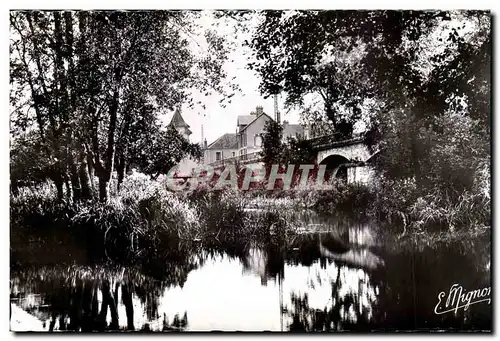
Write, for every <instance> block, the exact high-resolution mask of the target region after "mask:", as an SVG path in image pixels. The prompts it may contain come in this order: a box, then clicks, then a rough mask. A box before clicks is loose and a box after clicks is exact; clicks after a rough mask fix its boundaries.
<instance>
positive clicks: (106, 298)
mask: <svg viewBox="0 0 500 341" xmlns="http://www.w3.org/2000/svg"><path fill="white" fill-rule="evenodd" d="M108 306H109V311H110V312H111V324H110V328H111V329H118V311H117V309H116V305H115V300H114V298H113V296H112V295H111V288H110V285H109V281H107V280H105V281H104V283H103V284H102V308H101V313H100V315H99V320H100V321H101V322H104V323H105V322H106V316H107V314H108Z"/></svg>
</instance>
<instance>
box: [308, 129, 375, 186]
mask: <svg viewBox="0 0 500 341" xmlns="http://www.w3.org/2000/svg"><path fill="white" fill-rule="evenodd" d="M311 142H312V144H313V146H314V149H315V150H316V151H317V156H316V163H317V164H320V165H326V169H327V173H328V174H329V175H330V177H332V176H333V177H336V178H343V179H345V180H347V182H368V181H369V179H370V176H371V175H372V172H373V171H372V168H371V166H370V164H369V163H370V161H371V160H372V157H373V156H374V155H375V154H377V152H375V153H372V152H371V151H370V148H368V146H367V145H366V144H365V138H364V136H360V137H355V138H352V139H347V140H346V139H344V140H342V139H338V138H337V139H335V136H334V135H325V136H320V137H316V138H313V139H311Z"/></svg>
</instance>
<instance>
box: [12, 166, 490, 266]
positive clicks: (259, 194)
mask: <svg viewBox="0 0 500 341" xmlns="http://www.w3.org/2000/svg"><path fill="white" fill-rule="evenodd" d="M380 186H381V184H380V183H378V182H374V183H372V184H371V185H364V184H347V183H345V182H341V181H338V182H333V184H329V185H323V186H322V188H318V187H313V188H311V189H304V188H300V189H290V190H285V191H283V190H275V191H268V190H266V189H258V188H254V189H250V190H248V191H239V190H233V189H230V188H226V189H213V188H210V186H209V185H206V184H205V185H201V186H199V187H198V189H196V190H194V191H177V192H173V191H170V190H168V188H167V186H166V185H165V181H164V179H156V180H152V179H151V178H150V177H148V176H146V175H143V174H140V173H133V174H132V175H129V176H127V177H126V178H125V179H124V181H123V183H122V185H121V188H120V192H119V193H118V192H117V193H113V191H112V195H111V200H109V201H108V202H106V203H102V202H100V201H98V200H85V201H78V202H65V201H60V200H58V198H57V192H56V190H55V188H54V187H53V186H52V185H51V184H50V183H44V184H41V185H39V186H37V187H36V188H34V187H31V188H28V187H26V188H22V189H20V191H19V193H18V194H17V195H14V196H12V197H11V207H10V216H11V261H12V265H13V266H14V267H15V266H16V264H18V265H21V264H24V263H25V262H28V263H29V262H32V261H35V262H37V261H41V262H42V263H51V262H54V263H57V262H59V261H60V260H61V259H66V258H67V256H68V254H69V255H70V256H71V257H70V258H74V259H75V260H76V261H77V262H78V260H80V261H83V262H87V261H90V262H100V261H112V262H119V263H125V264H142V265H147V266H150V265H151V264H146V263H154V262H161V259H162V257H170V256H171V255H170V253H171V252H169V250H171V249H172V248H175V249H176V252H175V253H176V254H177V255H176V257H177V256H179V254H180V253H182V250H181V249H182V247H183V246H186V247H192V245H194V244H197V243H203V245H204V246H208V247H211V248H214V249H218V250H228V249H233V250H238V249H244V248H245V246H246V245H248V244H249V243H260V244H261V245H263V244H273V245H278V246H280V247H284V248H286V247H287V243H290V241H291V240H293V238H294V236H296V235H298V234H301V233H308V232H309V233H310V232H312V231H308V230H307V227H304V226H302V225H303V223H302V222H301V221H302V220H303V219H301V217H302V215H304V214H308V213H309V214H313V215H320V216H321V215H323V216H330V217H331V216H334V217H336V218H337V217H338V219H339V220H342V219H343V218H344V217H350V218H349V219H351V220H352V219H353V218H352V217H355V220H356V221H370V222H374V224H375V226H377V229H378V230H379V231H380V232H381V234H383V235H385V236H389V237H390V239H392V242H393V243H396V242H397V243H410V244H415V243H417V244H418V243H420V242H424V243H433V242H437V241H445V240H447V239H450V240H456V239H461V238H464V237H467V238H474V236H476V237H477V236H482V235H483V234H484V233H485V232H486V231H488V232H489V225H488V224H487V222H488V221H489V215H488V213H489V202H488V200H487V199H488V198H487V197H486V198H485V197H482V196H481V194H480V193H479V194H478V193H475V194H474V193H465V194H463V195H462V196H461V197H460V198H462V200H461V201H460V202H457V203H448V202H446V201H444V200H443V199H442V198H439V197H437V196H436V197H434V198H431V197H429V196H427V197H416V199H414V201H413V202H411V201H409V200H406V201H403V199H404V197H403V195H404V194H406V193H404V194H403V192H402V191H401V189H399V188H397V187H395V186H392V187H390V188H391V190H392V195H391V194H390V193H391V192H389V193H388V190H387V187H383V188H384V189H385V191H384V190H382V188H381V187H380ZM398 192H399V196H396V193H398ZM410 203H411V204H410ZM405 204H406V205H407V206H406V207H405V206H404V205H405ZM387 240H389V239H387ZM72 243H77V244H78V245H77V247H76V248H75V247H74V246H75V245H71V244H72ZM65 245H66V246H65ZM179 245H183V246H179ZM65 247H67V249H66V248H65ZM79 250H80V251H79ZM179 251H180V252H179ZM78 252H81V254H78ZM37 255H43V258H42V260H40V258H38V257H37ZM52 257H54V259H53V260H51V258H52ZM145 262H146V263H145Z"/></svg>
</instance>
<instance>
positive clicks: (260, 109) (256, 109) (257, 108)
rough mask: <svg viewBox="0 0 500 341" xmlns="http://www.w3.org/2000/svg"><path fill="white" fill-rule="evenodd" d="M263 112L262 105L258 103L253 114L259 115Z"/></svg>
mask: <svg viewBox="0 0 500 341" xmlns="http://www.w3.org/2000/svg"><path fill="white" fill-rule="evenodd" d="M263 112H264V108H263V107H262V106H260V105H258V106H256V107H255V114H256V115H257V116H259V115H261V114H262V113H263Z"/></svg>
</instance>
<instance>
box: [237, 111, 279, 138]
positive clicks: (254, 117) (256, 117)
mask: <svg viewBox="0 0 500 341" xmlns="http://www.w3.org/2000/svg"><path fill="white" fill-rule="evenodd" d="M264 115H265V116H267V117H268V118H269V119H270V120H272V118H271V116H269V115H268V114H266V113H265V112H263V113H262V114H260V115H258V116H254V115H252V117H253V120H252V121H251V122H250V123H248V124H247V125H246V126H245V127H243V128H242V129H241V130H240V133H241V132H242V131H243V130H245V129H247V128H248V127H249V126H250V125H251V124H252V123H254V122H255V121H257V120H258V119H259V118H261V117H262V116H264ZM238 117H239V116H238Z"/></svg>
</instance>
